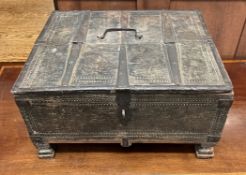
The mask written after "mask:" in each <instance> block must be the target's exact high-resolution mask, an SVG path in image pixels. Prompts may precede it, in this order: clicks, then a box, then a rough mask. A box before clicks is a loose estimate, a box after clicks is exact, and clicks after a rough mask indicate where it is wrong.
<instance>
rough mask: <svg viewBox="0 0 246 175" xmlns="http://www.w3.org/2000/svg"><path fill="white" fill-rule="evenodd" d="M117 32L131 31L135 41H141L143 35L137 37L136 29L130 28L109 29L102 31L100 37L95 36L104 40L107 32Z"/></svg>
mask: <svg viewBox="0 0 246 175" xmlns="http://www.w3.org/2000/svg"><path fill="white" fill-rule="evenodd" d="M117 31H132V32H134V33H135V38H136V39H141V38H142V37H143V35H139V34H138V32H137V30H136V29H132V28H109V29H106V30H105V31H104V33H103V34H102V35H101V36H97V38H99V39H104V38H105V36H106V35H107V33H108V32H117Z"/></svg>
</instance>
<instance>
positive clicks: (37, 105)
mask: <svg viewBox="0 0 246 175" xmlns="http://www.w3.org/2000/svg"><path fill="white" fill-rule="evenodd" d="M12 93H13V94H14V96H15V99H16V103H17V105H18V107H19V109H20V111H21V114H22V116H23V118H24V121H25V123H26V125H27V128H28V131H29V134H30V137H31V139H32V141H33V143H34V145H35V146H36V147H37V149H38V155H39V157H40V158H48V157H53V156H54V150H53V149H52V148H51V146H50V144H51V143H121V145H122V146H125V147H127V146H130V145H131V144H132V143H145V142H146V143H190V144H195V145H196V155H197V157H198V158H210V157H213V155H214V153H213V146H214V145H215V144H216V143H217V142H218V141H219V139H220V137H221V132H222V129H223V126H224V123H225V120H226V117H227V113H228V110H229V108H230V106H231V104H232V99H233V91H232V84H231V82H230V79H229V78H228V75H227V73H226V71H225V69H224V67H223V64H222V62H221V58H220V56H219V54H218V52H217V50H216V47H215V45H214V43H213V41H212V39H211V37H210V36H209V35H208V33H207V30H206V27H205V25H204V22H203V19H202V17H201V14H200V13H199V12H198V11H72V12H54V13H52V15H51V16H50V18H49V20H48V22H47V24H46V25H45V27H44V29H43V31H42V33H41V35H40V36H39V38H38V39H37V41H36V43H35V45H34V48H33V50H32V52H31V54H30V56H29V58H28V60H27V62H26V64H25V67H24V68H23V70H22V72H21V74H20V76H19V78H18V80H17V81H16V83H15V85H14V87H13V89H12Z"/></svg>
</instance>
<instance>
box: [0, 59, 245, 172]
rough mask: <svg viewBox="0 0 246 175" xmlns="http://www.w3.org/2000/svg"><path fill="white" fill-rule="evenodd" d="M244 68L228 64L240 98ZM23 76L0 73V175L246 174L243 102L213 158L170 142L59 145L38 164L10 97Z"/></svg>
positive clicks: (237, 104) (238, 104)
mask: <svg viewBox="0 0 246 175" xmlns="http://www.w3.org/2000/svg"><path fill="white" fill-rule="evenodd" d="M241 64H242V63H236V64H235V63H233V64H226V67H227V68H228V69H227V70H228V72H229V74H230V76H231V77H232V80H233V82H238V84H235V86H237V85H239V86H241V88H235V90H236V94H237V95H240V94H241V95H243V94H242V93H240V91H241V92H242V91H243V89H245V88H246V86H244V85H243V84H241V83H240V82H241V81H245V78H244V79H238V77H239V76H237V73H236V72H238V71H239V72H241V73H244V69H245V66H244V65H243V66H240V65H241ZM238 66H239V67H241V68H240V69H238ZM19 72H20V68H15V67H5V68H4V69H3V72H2V74H1V75H0V87H1V88H0V94H2V95H1V96H0V138H1V139H0V155H1V156H0V174H4V175H12V174H25V175H29V174H30V175H31V174H35V175H56V174H61V175H67V174H73V175H80V174H89V175H104V174H109V175H116V174H117V175H136V174H139V175H152V174H159V175H164V174H167V173H168V174H174V173H182V174H187V175H188V174H190V175H191V174H192V175H198V174H199V175H214V174H215V175H243V174H245V172H246V163H245V162H246V154H245V151H246V141H245V139H244V137H245V132H246V127H245V126H246V120H245V115H246V113H245V108H246V102H245V101H236V102H234V104H233V107H232V109H231V111H230V113H229V118H228V120H227V122H226V125H225V128H224V132H223V135H222V140H221V142H220V143H219V144H218V146H217V147H216V153H217V154H216V156H215V158H214V159H211V160H198V159H195V158H194V154H193V146H190V145H167V144H154V145H133V146H132V147H130V148H127V149H125V148H124V149H123V148H121V147H120V146H119V145H111V144H99V145H95V144H89V145H86V144H76V145H69V144H64V145H57V152H59V154H57V157H56V158H55V159H53V160H40V159H38V158H37V157H36V155H35V153H36V150H35V148H34V147H33V145H32V143H31V141H30V139H29V137H28V133H27V130H26V128H25V125H24V122H23V120H22V118H21V116H20V113H19V112H18V109H17V107H16V105H15V103H14V100H13V97H12V96H11V94H10V88H11V87H12V85H13V83H14V81H15V79H16V78H17V76H18V74H19ZM235 73H236V74H235ZM238 74H240V73H238ZM240 77H241V78H242V76H240ZM236 79H238V80H236ZM240 89H241V90H240ZM244 95H245V94H244ZM241 97H242V96H241ZM244 97H245V96H244ZM241 99H242V98H241ZM244 99H245V98H244ZM235 143H237V144H235Z"/></svg>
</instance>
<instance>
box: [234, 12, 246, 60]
mask: <svg viewBox="0 0 246 175" xmlns="http://www.w3.org/2000/svg"><path fill="white" fill-rule="evenodd" d="M235 58H236V59H246V16H245V24H244V27H243V30H242V34H241V37H240V40H239V43H238V48H237V51H236V53H235Z"/></svg>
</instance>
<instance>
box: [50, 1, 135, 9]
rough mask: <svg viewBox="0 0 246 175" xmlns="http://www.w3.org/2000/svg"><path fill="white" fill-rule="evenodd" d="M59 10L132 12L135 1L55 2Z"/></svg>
mask: <svg viewBox="0 0 246 175" xmlns="http://www.w3.org/2000/svg"><path fill="white" fill-rule="evenodd" d="M54 2H55V4H56V7H57V9H59V10H134V9H136V1H135V0H90V1H88V0H55V1H54Z"/></svg>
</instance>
